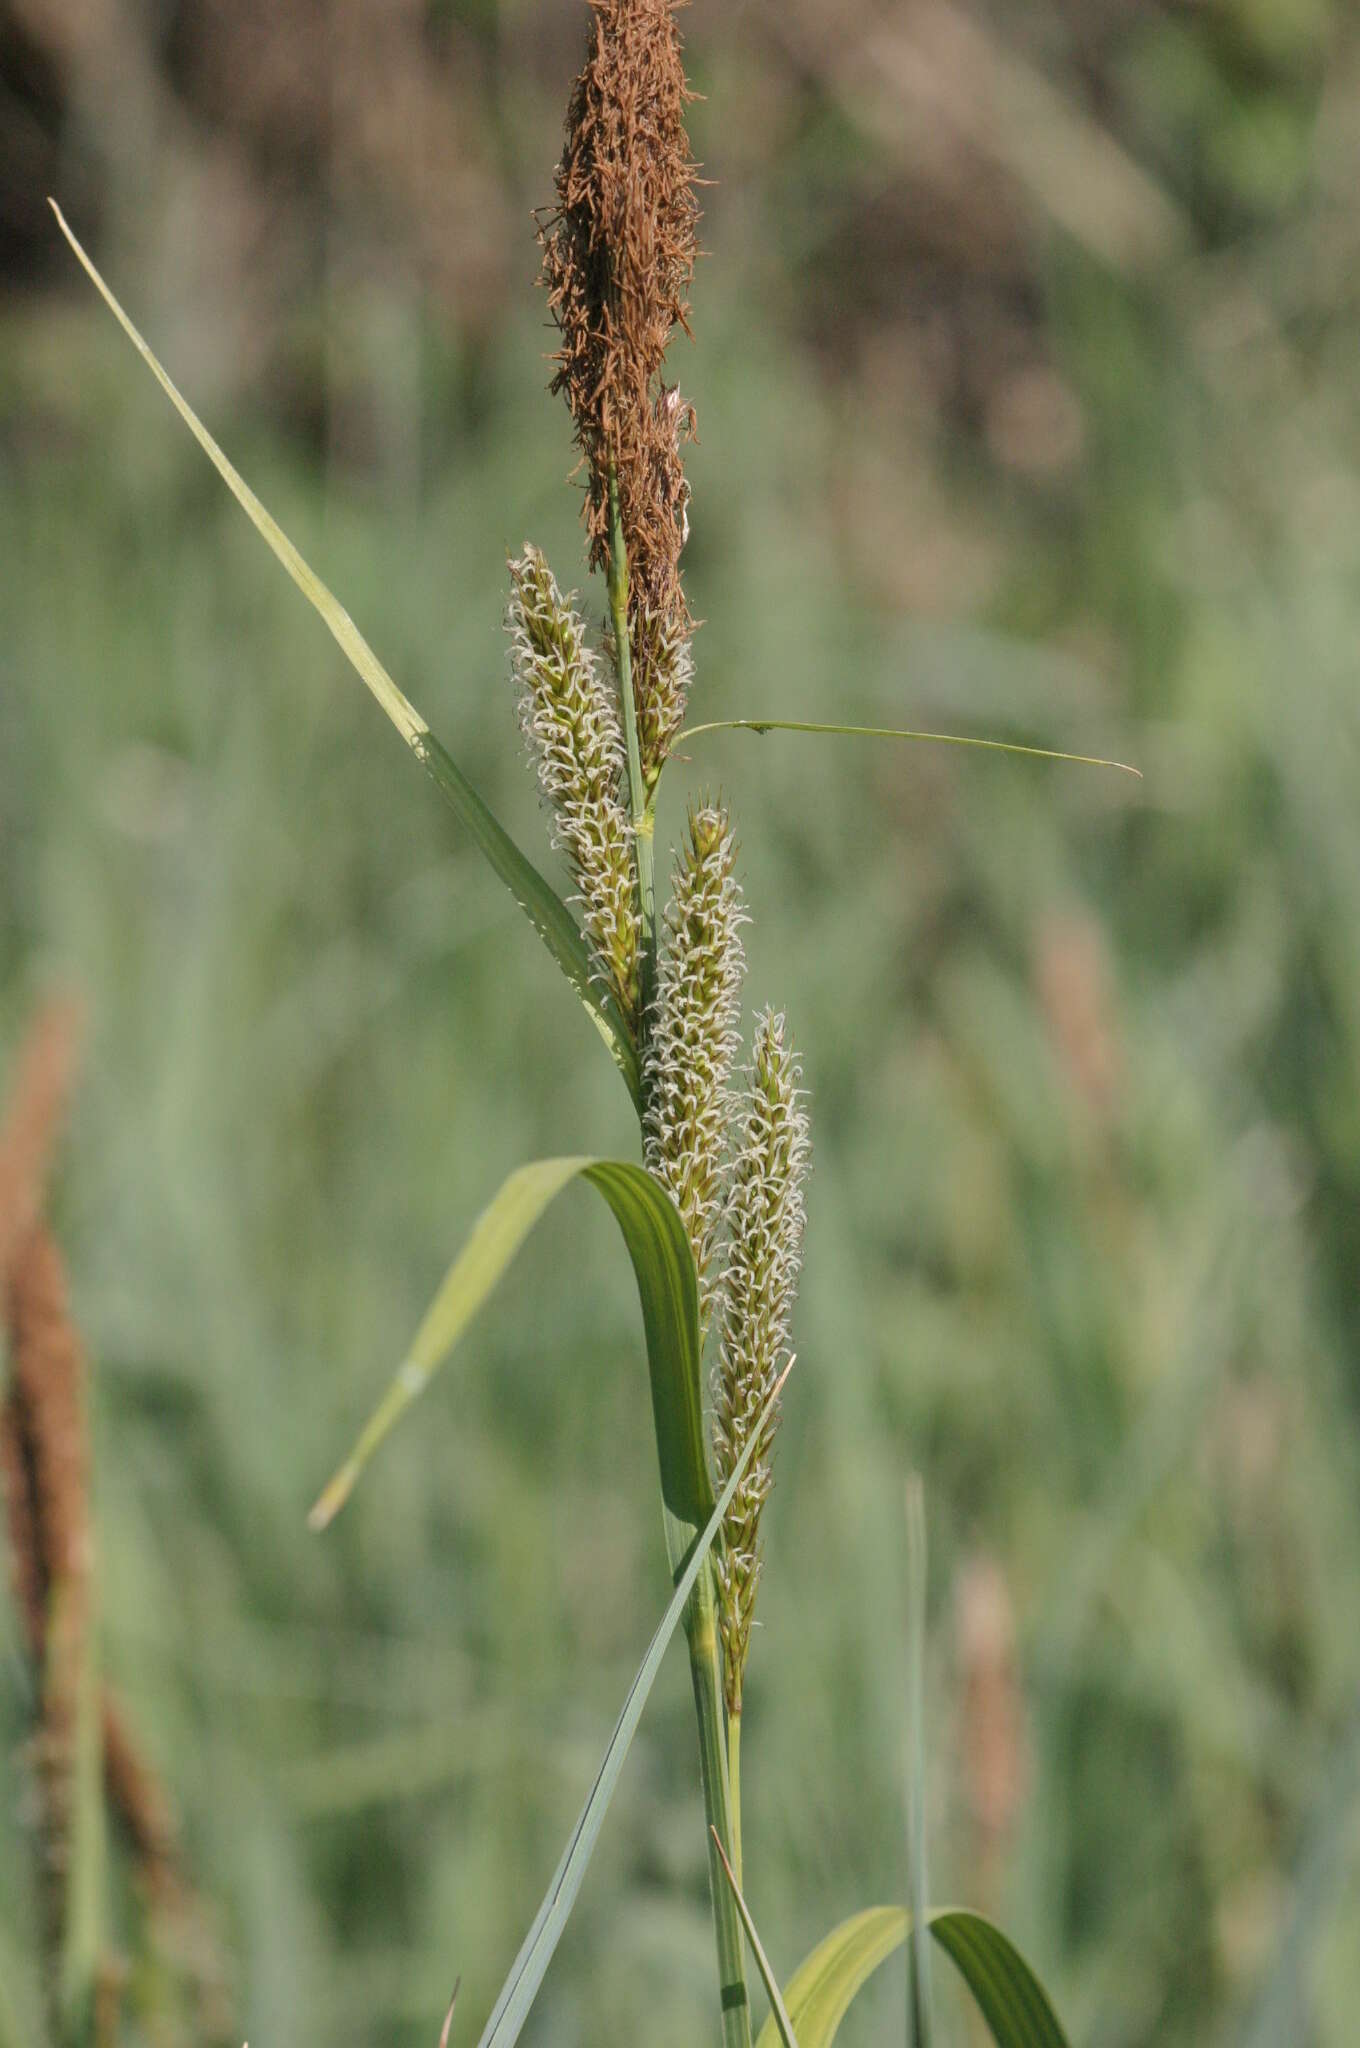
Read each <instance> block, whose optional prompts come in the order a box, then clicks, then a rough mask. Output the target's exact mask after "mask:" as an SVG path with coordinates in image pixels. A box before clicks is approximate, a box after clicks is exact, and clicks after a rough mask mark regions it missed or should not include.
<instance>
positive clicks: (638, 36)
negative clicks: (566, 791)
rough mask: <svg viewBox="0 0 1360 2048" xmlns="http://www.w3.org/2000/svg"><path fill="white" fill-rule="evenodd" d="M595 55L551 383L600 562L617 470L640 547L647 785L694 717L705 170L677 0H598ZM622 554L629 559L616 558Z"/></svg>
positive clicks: (554, 281) (627, 544)
mask: <svg viewBox="0 0 1360 2048" xmlns="http://www.w3.org/2000/svg"><path fill="white" fill-rule="evenodd" d="M591 6H592V11H593V14H594V22H593V25H592V33H591V43H590V48H589V51H588V54H587V58H586V62H585V66H584V68H583V69H582V71H581V73H580V76H579V77H578V78H577V80H576V84H575V87H574V89H573V92H572V96H571V101H570V104H569V106H568V109H567V118H566V134H565V139H564V143H563V149H562V157H561V161H560V162H559V164H558V167H557V179H556V185H557V205H556V207H555V209H553V210H552V211H551V212H550V213H549V214H548V215H547V216H546V218H545V219H544V220H543V221H542V223H541V226H540V238H541V241H542V244H543V281H544V284H545V285H546V287H547V292H548V304H549V306H550V307H551V309H552V314H553V318H554V320H555V321H556V323H557V327H558V330H559V333H560V336H561V346H560V348H559V349H558V352H557V355H556V358H555V360H556V362H557V365H558V368H557V374H556V376H555V377H554V379H553V387H552V388H553V390H554V391H557V392H561V393H562V394H563V395H564V396H565V398H566V401H567V405H568V407H569V409H570V412H571V416H572V420H573V422H574V424H575V428H576V439H577V442H578V443H579V445H580V448H581V452H582V455H583V457H584V459H585V464H586V469H587V484H586V503H585V508H584V516H585V521H586V528H587V532H588V535H589V553H590V563H591V567H592V568H595V569H608V568H609V567H610V566H611V564H610V556H611V546H610V479H611V474H612V476H613V478H614V480H615V482H616V486H617V495H618V510H619V519H620V526H621V531H622V539H623V545H624V548H625V549H626V553H627V577H628V612H627V616H628V634H629V639H630V641H631V655H632V694H633V699H634V704H635V715H636V720H637V733H638V743H639V751H640V756H641V767H642V774H643V779H644V782H645V783H646V785H647V787H648V788H649V789H650V788H651V787H652V786H653V785H654V784H655V781H656V777H657V776H658V774H659V773H660V770H661V765H662V763H663V761H664V760H665V758H666V753H667V751H668V749H669V747H670V744H671V741H672V740H673V739H674V737H675V735H676V733H677V732H678V731H679V729H680V726H681V723H682V721H683V718H684V709H685V698H686V695H687V692H688V687H689V679H690V660H689V636H690V633H691V631H692V630H693V621H692V620H691V618H690V615H689V610H688V607H687V605H686V603H685V597H684V592H683V589H682V587H681V582H680V551H681V549H682V547H683V546H684V543H685V537H686V534H687V532H688V514H687V505H688V498H689V486H688V484H687V482H686V480H685V473H684V467H683V463H682V460H681V453H680V450H681V444H682V442H683V440H684V439H685V438H686V436H687V435H689V434H692V433H693V431H694V414H693V409H692V408H691V407H690V406H688V405H686V404H685V402H684V401H683V399H682V398H681V397H680V395H679V392H678V391H677V390H675V389H674V388H673V387H672V388H667V387H666V386H665V385H664V384H663V383H662V381H661V370H662V364H663V362H664V360H665V355H666V349H667V346H668V344H669V342H670V338H671V335H672V333H673V332H674V330H675V328H676V327H677V326H681V327H684V328H685V329H686V331H687V332H688V314H689V303H688V296H687V295H688V291H689V286H690V280H691V278H692V276H693V273H694V262H695V255H696V242H695V230H696V226H697V223H698V219H699V209H698V205H697V202H696V200H695V196H694V194H695V184H696V173H697V167H696V165H695V163H694V160H693V158H692V156H691V154H690V146H689V136H688V134H687V132H686V128H685V107H686V104H687V103H688V101H689V100H690V99H691V98H692V97H693V95H692V94H691V93H690V91H689V88H688V86H687V85H686V83H685V74H684V67H683V64H682V62H681V49H680V34H679V29H678V26H677V23H676V6H675V4H674V0H591ZM616 567H617V565H616Z"/></svg>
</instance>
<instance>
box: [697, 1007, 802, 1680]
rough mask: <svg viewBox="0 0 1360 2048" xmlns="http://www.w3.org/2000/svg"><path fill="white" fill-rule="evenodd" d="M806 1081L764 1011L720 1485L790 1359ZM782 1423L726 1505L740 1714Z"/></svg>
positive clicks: (732, 1673)
mask: <svg viewBox="0 0 1360 2048" xmlns="http://www.w3.org/2000/svg"><path fill="white" fill-rule="evenodd" d="M801 1078H802V1074H801V1068H800V1065H799V1062H798V1058H797V1055H796V1054H795V1052H794V1050H793V1047H792V1045H791V1044H790V1043H789V1041H788V1039H787V1037H786V1032H785V1024H784V1019H783V1017H782V1016H781V1015H779V1014H777V1013H776V1012H774V1011H772V1010H766V1011H765V1012H764V1013H763V1015H762V1016H761V1017H760V1018H759V1019H758V1021H757V1024H756V1036H755V1051H754V1056H753V1059H752V1062H751V1076H750V1088H749V1092H748V1094H747V1097H746V1103H745V1110H744V1114H743V1118H742V1126H741V1133H740V1137H739V1140H738V1148H737V1156H736V1160H735V1162H734V1165H733V1170H732V1186H731V1192H730V1194H729V1195H728V1199H727V1224H728V1233H729V1235H728V1252H727V1271H726V1274H725V1276H724V1282H723V1320H722V1338H721V1343H720V1346H719V1351H718V1363H717V1367H716V1369H715V1371H714V1375H713V1453H714V1465H715V1468H716V1470H715V1477H716V1480H717V1484H718V1485H719V1486H720V1487H721V1486H723V1485H724V1484H725V1483H726V1481H727V1479H728V1478H729V1477H730V1476H731V1474H732V1472H733V1470H734V1469H735V1467H736V1465H737V1462H738V1460H739V1459H740V1457H741V1454H742V1452H743V1451H744V1450H745V1448H746V1445H747V1442H748V1441H749V1439H750V1435H751V1432H752V1430H753V1429H755V1428H756V1427H757V1425H758V1424H759V1421H760V1416H761V1413H762V1411H763V1409H764V1407H765V1404H766V1402H767V1401H768V1400H769V1398H770V1393H771V1391H772V1389H773V1388H774V1385H775V1383H776V1381H777V1380H778V1378H779V1375H780V1373H781V1372H782V1371H783V1370H784V1368H785V1366H786V1365H787V1364H788V1362H789V1357H790V1352H789V1324H790V1318H791V1316H792V1313H793V1304H794V1300H795V1297H796V1295H797V1292H798V1273H799V1269H800V1267H801V1265H802V1256H803V1219H804V1208H803V1185H804V1182H805V1180H806V1178H807V1171H808V1165H809V1162H810V1156H811V1154H810V1146H809V1140H808V1120H807V1114H806V1112H805V1110H804V1109H803V1107H802V1090H801V1088H800V1086H799V1082H800V1080H801ZM777 1424H778V1410H777V1409H776V1410H775V1412H774V1413H773V1414H772V1415H771V1416H770V1417H769V1418H768V1419H767V1421H766V1423H765V1425H764V1429H763V1431H762V1437H761V1441H760V1443H759V1444H758V1445H757V1447H756V1451H755V1455H754V1456H753V1458H752V1459H751V1462H750V1464H749V1465H748V1466H747V1468H746V1473H745V1476H744V1477H743V1479H742V1482H741V1484H740V1486H738V1488H737V1490H736V1492H735V1494H734V1495H733V1496H732V1502H731V1505H730V1507H729V1508H728V1510H727V1517H726V1521H725V1523H724V1529H723V1550H722V1554H721V1556H720V1557H719V1560H718V1566H717V1573H718V1622H719V1627H720V1629H721V1631H722V1639H723V1660H724V1674H725V1676H724V1683H725V1686H726V1691H727V1710H728V1713H729V1714H739V1713H740V1712H741V1689H742V1676H743V1673H744V1671H745V1668H746V1658H747V1653H748V1651H749V1648H750V1641H751V1621H752V1616H753V1614H754V1611H755V1602H756V1588H757V1585H758V1584H759V1580H760V1569H761V1559H760V1551H759V1529H760V1514H761V1509H762V1508H763V1507H764V1505H765V1501H766V1498H767V1496H768V1494H769V1491H770V1484H771V1476H772V1475H771V1467H770V1453H771V1449H772V1446H773V1442H774V1432H775V1429H776V1427H777Z"/></svg>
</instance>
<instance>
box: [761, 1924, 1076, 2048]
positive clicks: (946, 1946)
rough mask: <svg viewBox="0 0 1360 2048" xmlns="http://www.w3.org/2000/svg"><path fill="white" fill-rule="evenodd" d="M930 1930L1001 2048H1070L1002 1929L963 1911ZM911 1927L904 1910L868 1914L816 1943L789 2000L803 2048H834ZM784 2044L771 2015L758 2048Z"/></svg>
mask: <svg viewBox="0 0 1360 2048" xmlns="http://www.w3.org/2000/svg"><path fill="white" fill-rule="evenodd" d="M929 1925H930V1932H931V1934H932V1935H933V1936H934V1938H935V1940H936V1941H937V1942H938V1943H939V1945H940V1947H941V1948H942V1949H943V1950H944V1951H945V1954H946V1955H947V1956H948V1957H949V1958H950V1960H951V1961H952V1962H953V1963H954V1964H955V1966H956V1967H957V1969H958V1971H959V1973H960V1975H961V1976H962V1977H963V1980H964V1982H965V1983H966V1984H967V1986H968V1988H969V1990H970V1991H971V1992H972V1994H973V1997H974V1998H975V2000H976V2001H977V2006H978V2010H979V2011H980V2012H981V2014H982V2016H983V2018H984V2019H985V2020H986V2022H987V2025H988V2027H989V2029H990V2030H991V2036H992V2039H993V2040H994V2041H995V2042H996V2044H997V2048H1068V2041H1067V2036H1066V2035H1065V2034H1064V2032H1063V2030H1062V2028H1061V2026H1060V2025H1059V2023H1058V2018H1057V2015H1056V2013H1055V2012H1054V2010H1053V2007H1052V2005H1051V2004H1050V2003H1049V1999H1048V1996H1047V1993H1046V1992H1045V1991H1044V1989H1043V1986H1042V1985H1041V1984H1040V1983H1039V1980H1038V1978H1037V1977H1036V1976H1035V1975H1034V1972H1033V1971H1032V1970H1031V1969H1030V1967H1029V1964H1028V1963H1027V1962H1026V1961H1025V1959H1024V1957H1023V1956H1022V1955H1021V1953H1020V1951H1019V1949H1017V1948H1016V1947H1015V1945H1014V1943H1013V1942H1011V1941H1009V1940H1008V1939H1007V1937H1006V1936H1005V1935H1004V1934H1003V1933H1002V1932H1001V1929H1000V1928H999V1927H994V1926H993V1925H992V1923H991V1921H990V1920H984V1919H983V1917H982V1915H981V1914H980V1913H970V1912H968V1911H967V1909H966V1908H964V1907H959V1906H940V1907H937V1908H936V1910H935V1911H934V1912H933V1913H931V1914H930V1916H929ZM909 1926H910V1922H909V1919H908V1916H907V1914H906V1913H904V1912H903V1910H902V1908H901V1907H900V1906H871V1907H869V1908H868V1910H867V1911H866V1912H863V1913H856V1914H854V1915H853V1917H852V1918H851V1919H849V1920H844V1921H842V1923H841V1925H840V1926H839V1927H837V1928H834V1929H833V1930H832V1932H831V1933H830V1934H828V1935H827V1937H826V1939H825V1941H822V1942H819V1943H818V1945H817V1947H816V1948H815V1949H813V1951H812V1953H811V1955H810V1956H808V1957H807V1959H806V1961H804V1962H803V1963H801V1964H800V1965H799V1967H798V1969H797V1970H796V1971H795V1972H794V1974H793V1976H792V1978H791V1979H790V1981H789V1984H788V1988H787V1990H786V1991H785V1993H784V2003H785V2005H786V2007H787V2008H788V2013H789V2018H790V2020H791V2022H792V2024H793V2025H794V2027H795V2028H796V2029H797V2032H798V2039H799V2042H800V2044H801V2048H831V2043H832V2042H833V2041H834V2040H835V2038H836V2032H837V2029H838V2028H839V2026H840V2023H841V2021H842V2020H843V2019H844V2018H845V2015H846V2012H847V2011H848V2010H849V2007H850V2003H851V2001H852V1999H853V1998H854V1997H855V1994H856V1993H857V1992H858V1991H859V1990H860V1989H861V1987H862V1986H863V1985H864V1984H866V1983H867V1982H868V1980H869V1978H870V1977H872V1975H873V1973H874V1971H875V1970H876V1969H877V1968H878V1967H879V1965H880V1963H883V1962H885V1961H886V1960H887V1958H888V1957H889V1956H890V1955H892V1954H894V1952H895V1951H896V1950H897V1949H898V1948H900V1946H901V1945H902V1943H903V1942H904V1941H905V1940H906V1938H907V1933H908V1930H909ZM779 2042H780V2034H779V2030H778V2028H777V2026H776V2025H775V2023H774V2017H773V2015H771V2017H770V2018H769V2019H768V2020H767V2021H766V2022H765V2025H764V2026H763V2027H762V2029H761V2032H760V2039H759V2041H758V2042H757V2044H756V2048H779Z"/></svg>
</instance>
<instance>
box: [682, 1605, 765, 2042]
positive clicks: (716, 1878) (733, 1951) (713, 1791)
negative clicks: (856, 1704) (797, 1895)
mask: <svg viewBox="0 0 1360 2048" xmlns="http://www.w3.org/2000/svg"><path fill="white" fill-rule="evenodd" d="M685 1633H686V1635H687V1636H688V1638H689V1668H690V1676H691V1678H692V1679H693V1681H694V1710H695V1713H696V1714H697V1716H698V1720H699V1768H700V1773H701V1775H702V1778H703V1786H704V1813H705V1816H706V1817H707V1820H708V1825H709V1828H710V1829H716V1831H717V1835H718V1840H719V1841H720V1842H721V1843H722V1844H723V1846H724V1848H726V1849H727V1850H728V1853H729V1856H730V1854H731V1845H732V1826H731V1805H730V1799H729V1795H728V1782H727V1747H726V1744H725V1743H724V1741H723V1725H722V1680H721V1676H720V1673H719V1670H718V1627H717V1617H716V1613H715V1609H714V1603H713V1579H712V1574H711V1572H709V1571H707V1570H705V1571H704V1573H703V1574H702V1576H701V1577H700V1580H699V1583H698V1585H697V1586H696V1587H695V1589H694V1595H693V1598H692V1599H691V1601H690V1606H689V1612H688V1614H687V1615H686V1617H685ZM708 1880H709V1891H710V1896H711V1900H712V1906H713V1932H714V1936H715V1939H716V1941H717V1947H718V1985H719V1990H720V1993H721V1998H722V2023H723V2048H751V2008H750V2003H749V2001H748V1999H747V1996H746V1966H745V1957H744V1952H743V1947H742V1933H741V1921H740V1919H739V1918H738V1915H737V1908H736V1902H735V1900H734V1899H733V1897H732V1888H731V1886H730V1885H729V1884H728V1882H727V1878H726V1874H725V1873H724V1871H723V1867H722V1859H721V1857H720V1856H719V1854H718V1851H717V1848H716V1846H715V1844H714V1841H713V1836H712V1834H711V1833H710V1834H709V1837H708Z"/></svg>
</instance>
